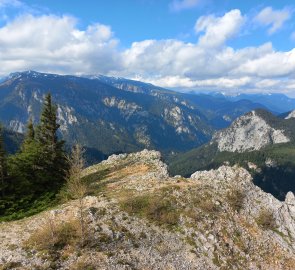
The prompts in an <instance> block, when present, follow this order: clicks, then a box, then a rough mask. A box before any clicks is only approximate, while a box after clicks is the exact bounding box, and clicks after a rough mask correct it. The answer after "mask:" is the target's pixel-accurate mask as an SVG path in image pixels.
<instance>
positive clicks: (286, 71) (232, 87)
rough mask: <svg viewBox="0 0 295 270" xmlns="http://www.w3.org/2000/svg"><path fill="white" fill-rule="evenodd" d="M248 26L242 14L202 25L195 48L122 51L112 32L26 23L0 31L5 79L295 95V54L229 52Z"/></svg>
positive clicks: (67, 22) (175, 43)
mask: <svg viewBox="0 0 295 270" xmlns="http://www.w3.org/2000/svg"><path fill="white" fill-rule="evenodd" d="M243 22H244V17H243V16H242V14H241V13H240V11H239V10H232V11H229V12H228V13H226V14H225V15H224V16H221V17H216V16H213V15H211V16H206V17H201V18H200V19H199V20H198V21H197V22H196V25H195V30H196V31H197V32H198V33H199V32H201V34H200V36H199V38H198V40H197V41H196V42H195V43H187V42H183V41H180V40H176V39H170V40H167V39H165V40H143V41H139V42H134V43H133V44H132V45H131V46H130V47H129V48H126V49H121V48H120V46H118V44H119V41H118V39H117V38H116V37H115V35H114V33H113V31H112V29H111V27H110V26H107V25H103V24H92V25H89V26H88V27H86V28H85V29H83V30H81V29H79V28H78V27H77V20H76V19H75V18H74V17H71V16H54V15H43V16H32V15H24V16H20V17H17V18H16V19H14V20H12V21H10V22H9V23H6V24H5V25H4V26H3V27H2V28H0V59H1V66H0V76H4V75H7V73H9V72H15V71H21V70H28V69H33V70H37V71H43V72H54V73H61V74H99V73H100V74H104V75H113V76H124V77H128V78H131V79H132V78H133V79H134V78H135V79H139V80H142V81H146V82H151V83H154V84H156V85H159V86H163V87H171V88H178V89H182V90H185V89H188V90H191V89H199V90H200V89H201V90H226V91H228V92H234V91H252V92H254V91H259V92H263V91H265V92H268V91H275V92H278V91H281V92H284V91H285V92H288V93H292V92H294V89H295V78H294V75H293V74H295V49H293V50H290V51H286V52H283V51H276V50H275V49H274V48H273V46H272V44H271V43H265V44H262V45H261V46H258V47H246V48H240V49H233V48H231V47H230V46H228V45H227V41H228V40H229V39H230V38H233V37H234V36H235V35H237V34H238V33H239V31H240V29H241V27H242V25H243Z"/></svg>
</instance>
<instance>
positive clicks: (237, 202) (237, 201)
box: [226, 188, 246, 212]
mask: <svg viewBox="0 0 295 270" xmlns="http://www.w3.org/2000/svg"><path fill="white" fill-rule="evenodd" d="M245 197H246V194H245V192H244V191H243V190H241V189H237V188H233V189H232V190H230V191H229V192H228V193H227V194H226V198H227V201H228V203H229V205H230V206H231V207H232V209H233V210H236V211H238V212H239V211H240V210H241V209H242V208H243V204H244V200H245Z"/></svg>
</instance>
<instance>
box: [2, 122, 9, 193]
mask: <svg viewBox="0 0 295 270" xmlns="http://www.w3.org/2000/svg"><path fill="white" fill-rule="evenodd" d="M6 178H7V157H6V151H5V148H4V135H3V128H2V126H1V125H0V181H1V188H0V190H1V195H2V197H4V196H5V188H6Z"/></svg>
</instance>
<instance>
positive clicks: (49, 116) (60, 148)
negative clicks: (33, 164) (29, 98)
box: [36, 94, 66, 186]
mask: <svg viewBox="0 0 295 270" xmlns="http://www.w3.org/2000/svg"><path fill="white" fill-rule="evenodd" d="M56 114H57V108H56V106H55V105H54V104H53V103H52V99H51V95H50V94H48V95H46V97H45V100H44V107H43V110H42V113H41V117H40V125H39V126H38V128H37V134H36V140H37V142H38V143H39V144H40V145H41V147H42V148H43V159H42V160H43V161H44V164H43V166H44V168H43V170H44V171H45V172H46V173H47V174H46V177H45V178H47V179H45V182H47V184H48V185H49V186H52V185H53V186H56V185H60V183H61V182H62V181H63V180H64V177H65V168H66V158H65V151H64V141H62V140H59V139H58V135H57V131H58V129H59V126H60V125H59V124H58V123H57V116H56Z"/></svg>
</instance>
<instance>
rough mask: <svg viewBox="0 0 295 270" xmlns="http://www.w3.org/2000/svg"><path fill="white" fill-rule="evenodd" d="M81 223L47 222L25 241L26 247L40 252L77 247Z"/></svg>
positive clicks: (71, 221)
mask: <svg viewBox="0 0 295 270" xmlns="http://www.w3.org/2000/svg"><path fill="white" fill-rule="evenodd" d="M79 231H80V230H79V222H78V221H77V220H70V221H67V222H59V223H58V224H54V223H53V221H47V222H46V223H45V224H44V225H43V226H42V227H41V228H40V229H39V230H37V231H35V232H34V233H33V234H31V236H30V238H29V239H28V240H27V241H25V247H26V248H29V249H32V248H33V249H36V250H38V251H56V250H60V249H63V248H64V247H66V246H72V245H77V244H78V243H79V239H80V233H79Z"/></svg>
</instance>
